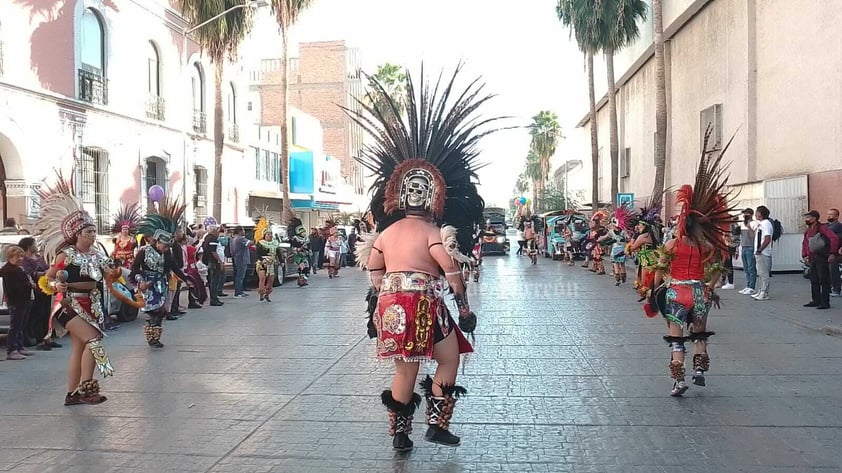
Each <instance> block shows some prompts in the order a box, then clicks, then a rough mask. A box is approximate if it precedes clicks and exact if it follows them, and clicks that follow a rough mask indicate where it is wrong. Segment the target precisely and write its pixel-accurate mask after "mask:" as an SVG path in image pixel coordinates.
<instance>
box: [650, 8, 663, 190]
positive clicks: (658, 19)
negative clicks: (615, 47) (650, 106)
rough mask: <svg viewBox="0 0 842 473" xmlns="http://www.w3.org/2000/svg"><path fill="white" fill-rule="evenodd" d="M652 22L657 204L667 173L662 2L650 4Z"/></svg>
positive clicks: (655, 188) (655, 187) (654, 188)
mask: <svg viewBox="0 0 842 473" xmlns="http://www.w3.org/2000/svg"><path fill="white" fill-rule="evenodd" d="M652 22H653V23H654V24H653V27H654V30H655V186H654V187H653V189H652V200H653V202H656V203H659V202H660V201H661V197H662V196H663V194H664V184H665V183H664V181H665V180H666V172H667V79H666V68H665V66H664V11H663V4H662V0H654V1H653V2H652Z"/></svg>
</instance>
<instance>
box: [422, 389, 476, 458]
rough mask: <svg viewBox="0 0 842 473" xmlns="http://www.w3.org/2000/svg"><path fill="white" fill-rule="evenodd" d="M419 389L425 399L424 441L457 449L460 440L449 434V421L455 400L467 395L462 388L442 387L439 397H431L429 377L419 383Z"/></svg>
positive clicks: (431, 390)
mask: <svg viewBox="0 0 842 473" xmlns="http://www.w3.org/2000/svg"><path fill="white" fill-rule="evenodd" d="M421 389H422V390H423V391H424V397H425V398H426V399H427V424H428V425H429V427H428V428H427V433H426V435H424V439H425V440H427V441H428V442H432V443H437V444H439V445H445V446H448V447H457V446H459V443H460V442H461V439H460V438H459V437H457V436H456V435H453V434H452V433H450V431H449V428H450V420H451V418H452V417H453V409H454V407H455V406H456V400H457V399H458V398H459V397H460V396H462V395H465V394H467V393H468V391H467V390H466V389H465V388H463V387H462V386H456V385H443V386H442V387H441V390H442V395H441V396H440V397H437V396H434V395H433V379H432V378H430V376H427V378H426V379H425V380H424V381H422V382H421Z"/></svg>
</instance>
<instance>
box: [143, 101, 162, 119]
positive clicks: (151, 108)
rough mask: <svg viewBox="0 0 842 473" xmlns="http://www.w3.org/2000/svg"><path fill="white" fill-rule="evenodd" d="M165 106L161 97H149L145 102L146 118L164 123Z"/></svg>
mask: <svg viewBox="0 0 842 473" xmlns="http://www.w3.org/2000/svg"><path fill="white" fill-rule="evenodd" d="M165 111H166V104H165V102H164V98H163V97H159V96H157V95H151V96H149V98H148V99H147V100H146V116H147V117H148V118H151V119H153V120H159V121H164V117H165V115H164V112H165Z"/></svg>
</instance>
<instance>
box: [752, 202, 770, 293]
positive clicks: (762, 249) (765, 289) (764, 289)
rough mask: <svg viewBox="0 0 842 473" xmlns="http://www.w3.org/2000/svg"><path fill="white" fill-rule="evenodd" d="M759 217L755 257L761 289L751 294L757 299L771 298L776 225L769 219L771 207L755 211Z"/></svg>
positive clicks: (755, 239) (756, 216)
mask: <svg viewBox="0 0 842 473" xmlns="http://www.w3.org/2000/svg"><path fill="white" fill-rule="evenodd" d="M754 217H755V218H756V219H757V230H756V232H755V234H754V257H755V259H756V260H757V277H758V278H759V279H760V289H758V291H757V294H755V295H753V296H751V297H753V298H754V300H757V301H768V300H769V279H770V278H771V277H772V241H773V235H774V233H775V228H774V225H772V221H771V220H769V209H768V208H766V206H764V205H761V206H760V207H757V210H755V212H754Z"/></svg>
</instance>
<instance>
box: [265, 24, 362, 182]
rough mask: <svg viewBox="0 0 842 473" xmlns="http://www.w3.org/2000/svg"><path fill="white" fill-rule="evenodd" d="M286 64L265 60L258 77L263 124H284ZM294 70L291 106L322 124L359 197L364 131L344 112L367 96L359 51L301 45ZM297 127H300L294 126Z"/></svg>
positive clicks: (329, 44)
mask: <svg viewBox="0 0 842 473" xmlns="http://www.w3.org/2000/svg"><path fill="white" fill-rule="evenodd" d="M280 65H281V64H280V60H279V59H264V60H263V61H261V63H260V69H259V70H258V71H255V72H253V73H252V77H251V79H252V84H253V90H254V89H256V90H257V91H258V92H259V95H258V96H259V101H260V105H259V106H260V117H261V118H260V121H261V125H267V126H271V125H278V124H279V123H280V113H279V109H280V108H279V104H280V94H281V88H280V75H279V71H280ZM289 69H290V70H289V106H290V107H295V108H297V109H299V110H301V111H302V112H304V113H306V114H308V115H311V116H313V117H316V118H317V119H318V120H319V121H320V122H321V124H322V128H323V129H324V152H325V154H327V155H328V156H332V157H334V158H337V159H339V160H340V161H341V162H342V177H343V178H344V179H345V181H346V183H347V184H348V185H350V186H351V187H352V188H353V189H354V192H355V193H356V194H363V193H365V188H364V185H363V168H362V167H361V166H360V165H359V164H358V163H357V162H356V161H355V160H354V159H353V157H354V156H357V155H358V154H359V152H360V150H361V149H362V146H363V130H362V128H361V127H360V126H359V125H356V124H355V123H353V122H352V121H351V120H350V119H349V118H348V116H347V115H346V114H345V112H344V111H342V109H341V108H340V107H339V106H340V105H343V106H346V107H355V106H356V103H355V102H354V100H353V98H352V97H355V96H356V97H360V96H361V95H362V94H363V93H364V92H363V83H362V79H361V73H360V59H359V51H358V50H356V49H353V48H348V47H347V46H346V45H345V41H341V40H340V41H318V42H312V43H301V44H300V45H299V56H298V57H297V58H293V59H291V60H290V67H289ZM291 126H292V127H293V128H294V127H295V122H294V121H292V123H291Z"/></svg>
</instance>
